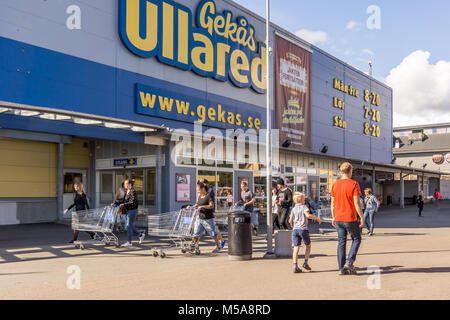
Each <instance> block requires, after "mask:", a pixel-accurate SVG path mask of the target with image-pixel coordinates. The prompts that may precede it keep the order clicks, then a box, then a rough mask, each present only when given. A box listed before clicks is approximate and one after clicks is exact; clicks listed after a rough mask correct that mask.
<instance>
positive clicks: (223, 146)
mask: <svg viewBox="0 0 450 320" xmlns="http://www.w3.org/2000/svg"><path fill="white" fill-rule="evenodd" d="M271 132H272V133H271V136H272V139H271V140H272V144H271V145H272V148H271V157H270V158H271V164H272V166H273V167H278V165H279V163H278V162H279V130H271ZM171 141H172V142H174V143H175V146H174V148H173V149H172V152H171V160H172V162H173V163H176V164H182V165H183V164H184V165H193V164H195V162H194V161H195V160H197V161H200V162H201V163H204V164H205V165H214V164H217V165H222V164H223V165H226V164H232V163H237V164H258V165H263V166H266V165H267V164H266V141H267V130H266V129H261V130H258V131H257V130H255V129H247V130H243V129H237V130H234V129H226V130H220V129H215V128H208V129H205V128H204V127H203V126H202V124H201V123H199V122H196V123H195V124H194V131H193V133H192V132H190V131H188V130H184V129H175V130H173V131H172V132H171Z"/></svg>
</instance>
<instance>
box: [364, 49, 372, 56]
mask: <svg viewBox="0 0 450 320" xmlns="http://www.w3.org/2000/svg"><path fill="white" fill-rule="evenodd" d="M362 53H363V54H367V55H369V56H374V55H375V52H373V51H372V50H370V49H367V48H366V49H364V50H363V51H362Z"/></svg>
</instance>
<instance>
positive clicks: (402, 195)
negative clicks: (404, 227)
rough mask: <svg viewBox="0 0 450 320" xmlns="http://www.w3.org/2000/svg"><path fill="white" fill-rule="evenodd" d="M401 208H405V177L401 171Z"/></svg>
mask: <svg viewBox="0 0 450 320" xmlns="http://www.w3.org/2000/svg"><path fill="white" fill-rule="evenodd" d="M400 208H402V209H405V179H404V177H403V171H400Z"/></svg>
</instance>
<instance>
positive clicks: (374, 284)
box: [367, 266, 381, 290]
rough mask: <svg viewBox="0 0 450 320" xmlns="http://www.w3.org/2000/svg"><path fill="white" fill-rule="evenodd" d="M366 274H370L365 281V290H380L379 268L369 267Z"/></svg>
mask: <svg viewBox="0 0 450 320" xmlns="http://www.w3.org/2000/svg"><path fill="white" fill-rule="evenodd" d="M367 273H368V274H370V276H369V278H368V279H367V289H369V290H381V268H380V267H379V266H369V267H368V268H367Z"/></svg>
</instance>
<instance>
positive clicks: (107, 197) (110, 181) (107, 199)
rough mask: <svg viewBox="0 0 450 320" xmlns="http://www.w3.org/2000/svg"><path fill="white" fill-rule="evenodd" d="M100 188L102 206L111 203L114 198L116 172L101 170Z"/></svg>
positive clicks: (99, 195)
mask: <svg viewBox="0 0 450 320" xmlns="http://www.w3.org/2000/svg"><path fill="white" fill-rule="evenodd" d="M99 176H100V177H99V178H100V181H99V182H100V190H99V192H98V194H97V199H98V202H99V204H100V206H106V205H109V204H111V202H112V201H113V198H114V193H115V189H114V172H113V171H102V172H100V175H99Z"/></svg>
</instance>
